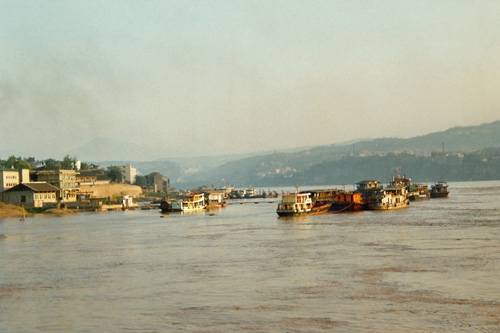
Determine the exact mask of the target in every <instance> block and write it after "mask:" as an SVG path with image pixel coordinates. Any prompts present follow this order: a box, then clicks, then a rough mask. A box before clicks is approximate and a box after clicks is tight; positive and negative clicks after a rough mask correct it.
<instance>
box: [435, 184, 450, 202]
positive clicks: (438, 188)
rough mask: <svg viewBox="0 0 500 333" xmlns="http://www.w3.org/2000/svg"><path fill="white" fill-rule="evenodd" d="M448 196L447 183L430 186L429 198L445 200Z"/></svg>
mask: <svg viewBox="0 0 500 333" xmlns="http://www.w3.org/2000/svg"><path fill="white" fill-rule="evenodd" d="M449 194H450V191H449V190H448V183H446V182H437V183H436V184H434V185H432V186H431V198H447V197H448V195H449Z"/></svg>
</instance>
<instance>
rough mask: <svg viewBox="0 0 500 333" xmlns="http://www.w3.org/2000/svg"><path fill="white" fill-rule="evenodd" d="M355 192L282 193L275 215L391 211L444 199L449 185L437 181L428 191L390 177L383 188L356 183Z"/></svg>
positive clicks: (370, 182) (378, 184)
mask: <svg viewBox="0 0 500 333" xmlns="http://www.w3.org/2000/svg"><path fill="white" fill-rule="evenodd" d="M356 185H357V189H356V191H353V192H350V191H345V190H338V189H330V190H311V191H304V192H299V191H298V189H297V191H296V192H295V193H288V194H284V195H283V196H282V198H281V202H280V203H279V204H278V209H277V210H276V212H277V213H278V215H279V216H297V215H305V214H323V213H326V212H349V211H360V210H392V209H401V208H406V207H407V206H408V205H409V204H410V201H419V200H428V199H430V198H446V197H448V195H449V190H448V184H447V183H446V182H437V183H436V184H434V185H432V186H431V188H430V189H429V188H428V186H427V185H421V184H413V183H411V179H410V178H406V177H405V176H404V177H400V176H398V177H393V178H392V181H391V182H390V184H389V185H388V186H386V187H383V186H382V184H381V182H379V181H376V180H365V181H362V182H359V183H357V184H356Z"/></svg>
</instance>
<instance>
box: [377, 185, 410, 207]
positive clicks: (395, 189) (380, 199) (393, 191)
mask: <svg viewBox="0 0 500 333" xmlns="http://www.w3.org/2000/svg"><path fill="white" fill-rule="evenodd" d="M406 194H407V189H406V187H405V186H394V185H392V186H388V187H386V188H384V189H380V190H379V191H377V192H376V193H375V194H374V195H373V197H372V200H371V201H370V203H369V204H368V209H371V210H391V209H401V208H406V207H407V206H408V205H409V204H410V202H409V200H408V198H407V197H406Z"/></svg>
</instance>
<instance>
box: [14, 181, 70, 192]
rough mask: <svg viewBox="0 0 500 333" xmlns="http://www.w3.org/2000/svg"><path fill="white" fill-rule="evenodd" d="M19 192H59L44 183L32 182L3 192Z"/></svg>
mask: <svg viewBox="0 0 500 333" xmlns="http://www.w3.org/2000/svg"><path fill="white" fill-rule="evenodd" d="M20 191H33V192H55V191H60V190H59V189H58V188H57V187H55V186H53V185H50V184H49V183H46V182H32V183H21V184H19V185H16V186H14V187H13V188H11V189H8V190H7V191H5V192H20Z"/></svg>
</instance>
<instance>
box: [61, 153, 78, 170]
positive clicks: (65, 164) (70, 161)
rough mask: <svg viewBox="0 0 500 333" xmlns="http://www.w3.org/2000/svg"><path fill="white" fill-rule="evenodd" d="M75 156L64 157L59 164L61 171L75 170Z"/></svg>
mask: <svg viewBox="0 0 500 333" xmlns="http://www.w3.org/2000/svg"><path fill="white" fill-rule="evenodd" d="M75 162H76V156H74V157H70V156H69V155H66V156H64V159H63V160H62V162H61V169H64V170H73V169H74V168H75Z"/></svg>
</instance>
